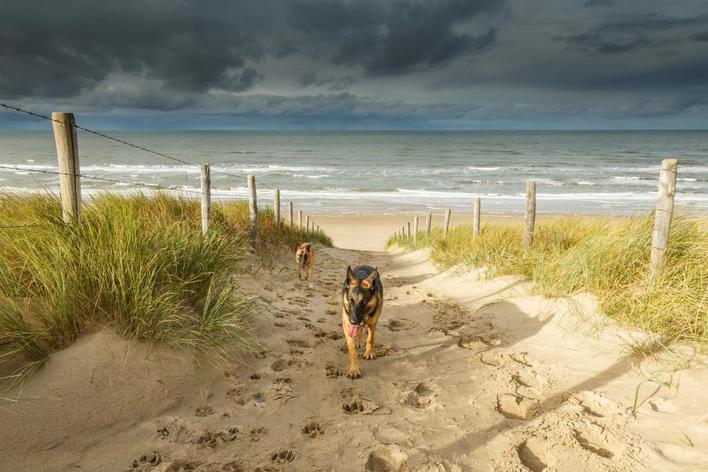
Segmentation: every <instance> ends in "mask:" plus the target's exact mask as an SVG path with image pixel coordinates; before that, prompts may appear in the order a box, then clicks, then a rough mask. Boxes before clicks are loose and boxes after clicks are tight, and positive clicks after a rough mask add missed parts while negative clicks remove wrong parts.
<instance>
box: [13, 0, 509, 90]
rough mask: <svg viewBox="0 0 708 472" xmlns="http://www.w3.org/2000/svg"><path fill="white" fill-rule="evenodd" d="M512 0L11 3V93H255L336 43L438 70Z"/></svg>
mask: <svg viewBox="0 0 708 472" xmlns="http://www.w3.org/2000/svg"><path fill="white" fill-rule="evenodd" d="M502 1H503V0H476V1H459V0H448V1H433V2H417V1H394V2H390V1H386V0H380V1H372V0H362V1H356V2H348V1H337V2H335V1H327V2H321V1H316V2H302V3H294V2H291V1H289V0H265V1H260V2H250V1H245V0H244V1H228V0H217V1H210V2H199V1H192V2H188V1H187V2H160V1H158V0H148V1H141V0H128V1H123V0H121V1H117V0H101V1H89V0H86V1H77V2H56V1H39V2H34V3H33V5H32V9H31V10H32V11H31V12H29V11H28V4H27V2H26V1H25V0H4V1H3V2H2V5H0V60H1V61H2V71H1V72H0V94H1V95H2V96H4V97H22V96H27V95H34V96H47V97H71V96H73V95H76V94H78V93H79V92H81V91H82V90H85V89H90V88H92V87H95V86H96V85H97V84H98V83H99V82H100V81H102V80H104V79H105V78H106V77H108V76H109V74H111V73H116V72H122V73H129V74H131V75H135V76H141V77H145V78H152V79H159V80H161V81H162V82H163V84H164V87H166V88H167V89H169V90H176V91H182V92H203V91H206V90H208V89H210V88H220V89H225V90H230V91H234V92H242V91H246V90H248V89H249V88H251V87H252V86H253V85H255V84H256V83H257V82H258V81H259V80H260V79H262V78H263V76H262V74H261V73H260V72H259V71H258V70H257V69H258V63H259V62H260V61H262V60H263V59H265V58H267V57H275V58H282V57H286V56H288V55H291V54H294V53H296V52H297V51H299V49H300V48H299V46H298V45H297V44H296V39H297V40H300V41H301V42H302V47H303V48H305V49H306V50H307V53H308V54H310V55H312V56H318V55H320V54H323V53H324V52H325V51H326V50H327V49H329V48H330V47H334V48H335V49H336V52H335V53H334V56H335V58H332V60H334V61H336V62H340V63H347V64H361V65H362V66H364V67H366V68H367V69H369V70H371V71H376V72H380V73H388V72H401V71H404V70H406V69H410V68H414V67H430V66H433V65H435V64H438V63H441V62H444V61H447V60H449V59H452V58H454V57H456V56H459V55H462V54H466V53H470V52H474V51H476V50H482V49H484V48H485V47H488V45H489V44H491V42H492V41H493V37H494V34H493V33H494V32H493V30H489V31H486V32H484V33H482V34H481V35H480V36H478V37H477V36H473V35H470V34H467V33H462V32H460V33H458V32H455V31H453V27H454V26H455V25H457V24H459V23H460V22H463V21H465V20H468V19H470V18H472V17H473V16H475V15H477V14H479V13H481V12H483V11H485V10H487V9H490V8H494V7H495V6H496V5H497V4H499V3H500V2H502Z"/></svg>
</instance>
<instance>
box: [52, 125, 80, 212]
mask: <svg viewBox="0 0 708 472" xmlns="http://www.w3.org/2000/svg"><path fill="white" fill-rule="evenodd" d="M52 120H53V121H52V129H53V130H54V142H55V144H56V148H57V159H58V160H59V193H60V195H61V213H62V218H63V219H64V223H71V222H79V221H81V181H80V180H79V174H80V173H81V172H80V167H79V141H78V139H77V137H76V121H75V120H74V114H73V113H62V112H54V113H52Z"/></svg>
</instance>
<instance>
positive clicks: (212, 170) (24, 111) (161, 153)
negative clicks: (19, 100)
mask: <svg viewBox="0 0 708 472" xmlns="http://www.w3.org/2000/svg"><path fill="white" fill-rule="evenodd" d="M0 107H3V108H6V109H8V110H12V111H16V112H18V113H24V114H26V115H29V116H34V117H36V118H41V119H43V120H48V121H53V122H55V123H61V124H63V125H66V124H67V123H65V122H64V121H62V120H57V119H54V118H52V117H51V116H47V115H43V114H41V113H37V112H34V111H30V110H25V109H24V108H20V107H16V106H13V105H8V104H7V103H0ZM73 126H74V127H75V128H76V129H80V130H81V131H84V132H86V133H89V134H93V135H95V136H99V137H101V138H104V139H108V140H111V141H115V142H117V143H120V144H123V145H126V146H130V147H132V148H135V149H139V150H141V151H144V152H147V153H150V154H154V155H156V156H160V157H164V158H165V159H170V160H172V161H175V162H179V163H181V164H186V165H190V166H196V167H199V165H200V164H196V163H194V162H190V161H187V160H184V159H180V158H178V157H174V156H170V155H169V154H165V153H163V152H159V151H154V150H152V149H149V148H146V147H145V146H141V145H139V144H133V143H131V142H128V141H126V140H124V139H120V138H116V137H114V136H110V135H107V134H105V133H101V132H100V131H95V130H92V129H89V128H85V127H83V126H80V125H78V124H76V123H74V125H73ZM211 172H213V173H216V174H222V175H228V176H230V177H235V178H237V179H241V178H243V176H239V175H236V174H231V173H229V172H224V171H221V170H218V169H211Z"/></svg>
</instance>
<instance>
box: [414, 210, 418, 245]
mask: <svg viewBox="0 0 708 472" xmlns="http://www.w3.org/2000/svg"><path fill="white" fill-rule="evenodd" d="M413 242H414V243H417V242H418V215H415V217H414V218H413Z"/></svg>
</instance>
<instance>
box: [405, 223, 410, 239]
mask: <svg viewBox="0 0 708 472" xmlns="http://www.w3.org/2000/svg"><path fill="white" fill-rule="evenodd" d="M406 224H407V225H408V239H411V222H410V221H409V222H408V223H406Z"/></svg>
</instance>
